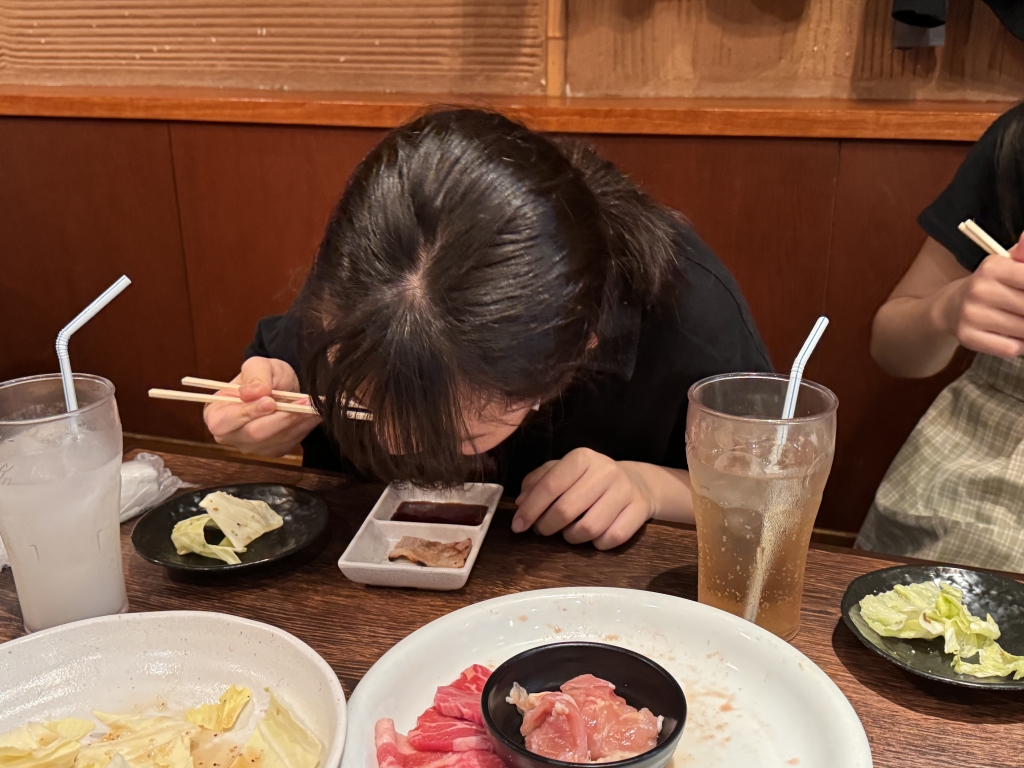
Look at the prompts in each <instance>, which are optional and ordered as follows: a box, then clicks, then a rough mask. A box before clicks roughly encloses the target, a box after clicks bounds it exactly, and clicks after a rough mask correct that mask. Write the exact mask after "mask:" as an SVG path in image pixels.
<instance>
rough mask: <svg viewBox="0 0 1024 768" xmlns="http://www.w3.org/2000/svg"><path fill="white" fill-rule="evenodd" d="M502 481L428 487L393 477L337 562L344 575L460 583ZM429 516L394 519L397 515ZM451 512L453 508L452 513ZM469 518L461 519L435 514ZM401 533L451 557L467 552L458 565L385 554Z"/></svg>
mask: <svg viewBox="0 0 1024 768" xmlns="http://www.w3.org/2000/svg"><path fill="white" fill-rule="evenodd" d="M501 491H502V487H501V486H500V485H493V484H491V483H467V484H466V485H464V486H462V487H461V488H456V489H454V490H445V491H432V490H425V489H423V488H416V487H414V486H409V485H404V486H399V485H396V484H394V483H392V484H391V485H389V486H388V487H387V488H386V489H384V493H383V494H381V497H380V498H379V499H378V500H377V503H376V504H375V505H374V507H373V510H372V511H371V512H370V514H369V515H368V516H367V518H366V520H364V521H363V524H362V525H361V526H360V527H359V530H358V531H357V532H356V535H355V537H354V538H353V539H352V541H351V542H350V543H349V545H348V547H347V548H346V549H345V552H344V554H343V555H342V556H341V559H340V560H338V567H339V568H340V569H341V572H342V573H344V574H345V576H346V577H348V578H349V579H351V580H352V581H355V582H359V583H360V584H372V585H374V586H379V587H414V588H416V589H436V590H450V589H460V588H461V587H463V586H465V584H466V581H467V580H468V579H469V573H470V571H472V570H473V564H474V563H475V562H476V558H477V555H478V554H479V553H480V547H481V546H482V545H483V543H484V538H485V537H486V536H487V529H488V528H490V527H491V520H492V519H493V518H494V511H495V510H496V509H497V508H498V501H499V500H500V499H501ZM413 513H419V514H420V515H421V516H423V519H426V520H428V521H429V522H413V521H410V520H395V519H393V518H394V517H395V516H396V515H398V516H400V517H402V516H404V517H407V518H408V517H415V516H416V515H415V514H413ZM453 513H455V514H453ZM441 518H444V519H448V520H462V521H468V522H464V523H459V524H453V523H451V522H435V521H436V520H438V519H441ZM405 537H413V538H415V539H420V540H422V541H423V542H424V543H425V542H430V545H426V544H421V547H422V546H433V548H434V549H443V550H448V551H446V552H445V554H447V555H449V556H452V557H456V556H457V557H459V558H461V557H463V556H464V557H465V563H464V564H463V565H462V566H461V567H458V568H456V567H436V566H426V565H420V564H418V563H415V562H412V561H411V560H407V559H405V558H400V559H396V560H390V559H389V557H388V556H389V555H390V554H391V553H392V552H393V551H394V550H395V549H396V547H397V546H398V544H399V542H401V541H402V539H403V538H405Z"/></svg>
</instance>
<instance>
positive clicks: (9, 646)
mask: <svg viewBox="0 0 1024 768" xmlns="http://www.w3.org/2000/svg"><path fill="white" fill-rule="evenodd" d="M231 686H243V687H246V688H248V689H249V691H250V692H251V694H252V700H251V701H249V703H248V704H246V705H245V708H244V709H243V710H242V711H241V714H240V715H239V717H238V721H237V722H236V723H235V725H234V727H233V728H232V729H231V730H230V731H226V732H223V733H219V734H217V735H216V736H215V737H213V736H212V734H209V733H201V734H200V735H199V736H198V737H196V738H195V739H194V740H193V742H192V761H193V762H192V764H193V765H194V766H195V768H212V767H213V766H214V765H217V766H227V765H230V763H231V761H232V759H233V757H234V756H236V755H237V754H238V752H239V751H240V749H241V745H242V744H244V743H245V741H246V740H247V738H248V737H249V735H250V734H251V733H252V732H253V730H254V728H255V727H256V725H257V723H258V722H259V721H260V720H261V719H262V718H263V716H264V714H265V713H266V711H267V709H268V706H269V703H270V693H268V691H267V689H269V690H270V691H271V692H272V693H273V695H274V697H275V698H276V699H277V700H278V701H279V702H280V703H281V705H282V706H283V707H284V708H285V709H286V710H287V711H288V712H289V713H291V715H292V716H293V717H294V718H295V720H296V721H297V722H298V723H299V725H300V726H302V727H303V728H304V729H305V730H306V731H308V732H309V733H310V734H312V736H314V737H315V738H316V740H317V741H318V742H319V744H320V756H319V761H318V763H317V768H337V766H338V765H339V764H340V762H341V755H342V752H343V750H344V748H345V734H346V726H347V713H346V706H345V694H344V691H343V690H342V688H341V684H340V683H339V682H338V677H337V675H335V674H334V671H333V670H332V669H331V667H330V666H329V665H328V664H327V662H326V661H324V660H323V659H322V658H321V657H320V655H319V654H317V653H316V651H314V650H313V649H312V648H310V647H309V646H308V645H306V644H305V643H303V642H302V641H301V640H299V639H298V638H296V637H294V636H293V635H290V634H288V633H287V632H284V631H283V630H280V629H278V628H276V627H272V626H270V625H268V624H261V623H258V622H255V621H250V620H248V619H241V618H238V617H237V616H229V615H227V614H222V613H209V612H203V611H165V612H152V613H125V614H121V615H118V616H103V617H101V618H97V619H86V620H85V621H77V622H74V623H72V624H65V625H64V626H61V627H55V628H53V629H47V630H43V631H42V632H37V633H35V634H32V635H28V636H27V637H22V638H19V639H17V640H12V641H10V642H8V643H4V644H3V645H0V733H6V732H7V731H9V730H11V729H14V728H17V727H19V726H23V725H25V724H26V723H28V722H30V721H34V722H49V721H52V720H60V719H63V718H69V717H76V718H82V719H84V720H95V718H94V717H93V714H92V713H93V711H94V710H96V711H100V712H108V713H113V714H119V715H120V714H127V715H164V716H170V717H174V718H177V719H182V718H184V716H185V713H186V712H187V711H188V710H189V709H191V708H193V707H196V706H198V705H200V704H205V703H213V702H216V701H217V699H218V697H219V696H220V695H221V694H222V693H224V691H225V690H226V689H228V688H229V687H231ZM105 731H106V727H105V726H102V725H99V724H98V723H97V727H96V729H95V730H94V731H93V733H92V734H91V736H89V737H86V739H85V742H86V743H91V742H93V741H96V740H98V739H100V738H101V737H102V736H103V734H104V733H105Z"/></svg>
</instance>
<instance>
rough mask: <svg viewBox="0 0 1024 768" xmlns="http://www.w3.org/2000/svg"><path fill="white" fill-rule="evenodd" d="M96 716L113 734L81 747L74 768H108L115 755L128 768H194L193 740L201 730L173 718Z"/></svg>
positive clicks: (100, 714)
mask: <svg viewBox="0 0 1024 768" xmlns="http://www.w3.org/2000/svg"><path fill="white" fill-rule="evenodd" d="M93 714H94V715H95V716H96V719H97V720H99V721H100V722H101V723H103V724H104V725H106V726H107V727H108V728H109V729H110V733H109V734H108V735H107V736H106V737H105V738H104V740H103V741H99V742H97V743H95V744H90V745H89V746H86V747H82V751H81V752H79V753H78V759H76V760H75V764H74V765H75V768H107V766H109V765H110V764H111V762H112V761H113V760H114V756H115V755H120V756H121V757H122V758H123V759H124V761H125V762H126V763H128V765H129V768H192V739H194V738H195V737H196V736H197V735H198V733H199V727H198V726H196V725H193V724H191V723H187V722H185V721H184V720H178V719H177V718H174V717H164V716H152V715H141V716H137V715H110V714H106V713H104V712H93ZM114 765H115V768H116V766H117V764H116V763H115V764H114Z"/></svg>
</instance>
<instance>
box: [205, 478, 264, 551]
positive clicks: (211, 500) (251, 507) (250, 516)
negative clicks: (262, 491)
mask: <svg viewBox="0 0 1024 768" xmlns="http://www.w3.org/2000/svg"><path fill="white" fill-rule="evenodd" d="M199 506H200V507H202V508H203V509H205V510H206V512H207V514H209V515H210V517H211V518H213V522H214V523H216V525H217V527H218V528H220V529H221V530H222V531H224V535H225V536H227V538H228V541H230V542H231V545H232V546H233V547H235V548H238V547H245V546H247V545H248V544H250V543H252V542H253V541H254V540H255V539H257V538H259V537H260V536H262V535H263V534H264V533H267V532H268V531H273V530H275V529H277V528H280V527H281V526H282V525H284V518H283V517H281V516H280V515H279V514H277V512H275V511H274V510H273V509H272V508H271V506H270V505H269V504H267V503H266V502H265V501H257V500H255V499H239V498H236V497H234V496H232V495H231V494H229V493H224V492H223V491H216V492H214V493H210V494H207V496H206V497H205V498H204V499H203V500H202V501H200V502H199Z"/></svg>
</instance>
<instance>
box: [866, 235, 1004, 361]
mask: <svg viewBox="0 0 1024 768" xmlns="http://www.w3.org/2000/svg"><path fill="white" fill-rule="evenodd" d="M1011 253H1012V254H1013V256H1014V258H1013V259H1007V258H1005V257H1003V256H989V257H988V258H987V259H985V260H984V261H983V262H982V263H981V264H980V265H979V266H978V269H977V270H975V271H974V272H973V273H970V272H968V271H967V270H966V269H964V268H963V267H962V266H961V265H960V263H959V262H958V261H957V260H956V257H954V256H953V254H952V253H950V252H949V251H948V250H947V249H946V248H944V247H943V246H942V245H940V244H939V243H938V242H936V241H935V240H933V239H932V238H928V240H927V241H926V242H925V244H924V246H923V247H922V248H921V251H920V252H919V253H918V255H917V258H916V259H915V260H914V263H913V264H911V265H910V269H908V270H907V273H906V274H905V275H904V276H903V278H902V279H901V280H900V282H899V283H898V284H897V285H896V288H895V289H893V292H892V294H891V295H890V296H889V298H888V299H887V300H886V302H885V304H883V305H882V307H881V308H880V309H879V310H878V312H877V313H876V314H875V320H874V324H873V326H872V332H871V356H872V357H873V358H874V359H875V361H876V362H877V363H878V364H879V365H880V366H881V367H882V368H883V369H884V370H885V371H887V372H888V373H890V374H892V375H893V376H901V377H906V378H924V377H926V376H932V375H934V374H936V373H939V372H940V371H941V370H942V369H943V368H945V367H946V366H947V365H949V363H950V361H951V360H952V359H953V355H954V354H955V352H956V350H957V347H958V346H960V345H963V346H964V347H967V348H968V349H972V350H974V351H976V352H984V353H986V354H990V355H997V356H999V357H1006V358H1013V357H1017V356H1018V355H1020V354H1021V353H1022V352H1024V263H1021V262H1020V261H1018V259H1024V248H1022V247H1021V246H1020V245H1019V244H1018V245H1017V246H1014V248H1013V250H1012V251H1011Z"/></svg>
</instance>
